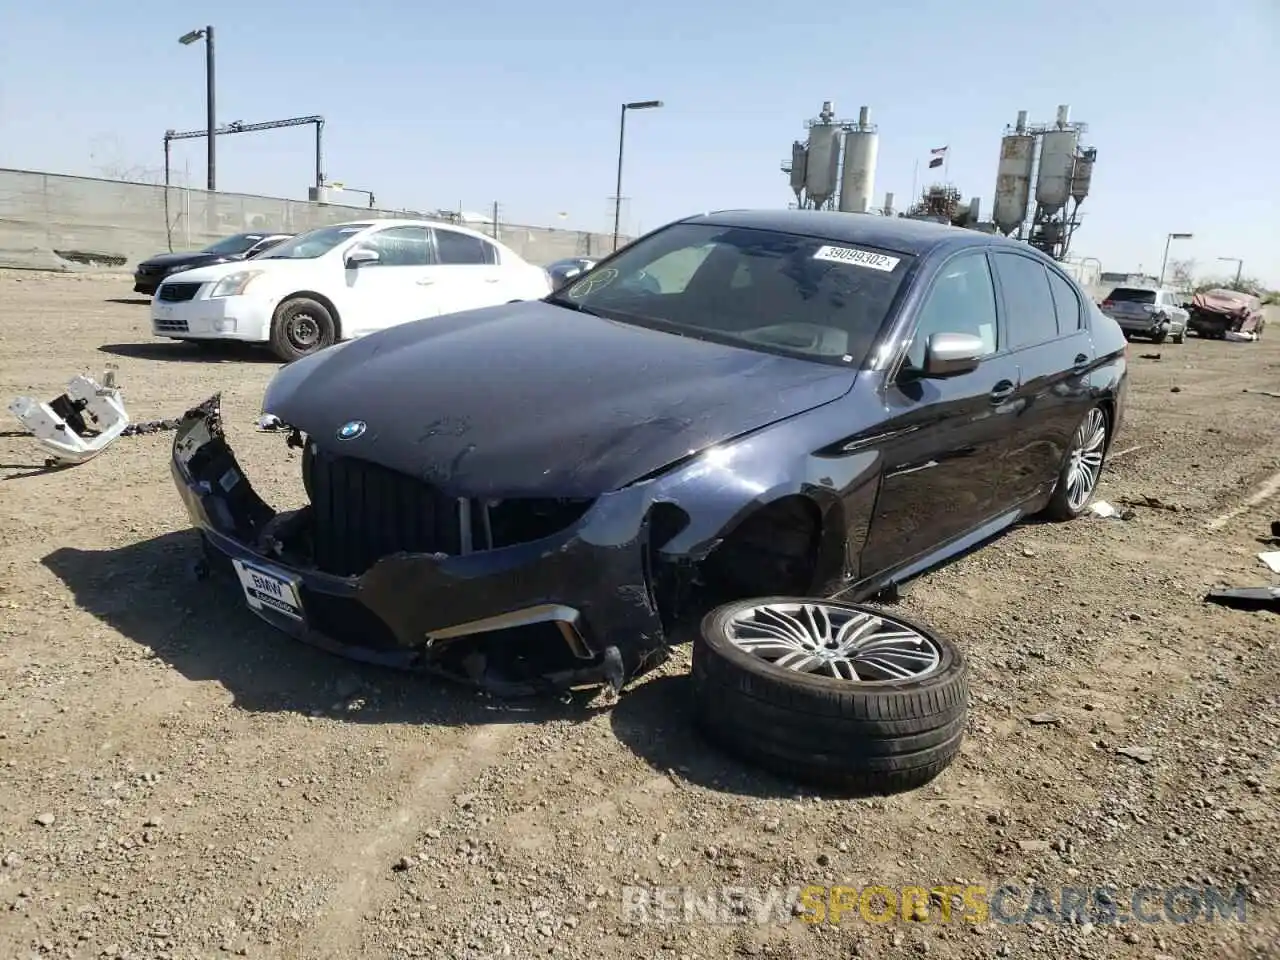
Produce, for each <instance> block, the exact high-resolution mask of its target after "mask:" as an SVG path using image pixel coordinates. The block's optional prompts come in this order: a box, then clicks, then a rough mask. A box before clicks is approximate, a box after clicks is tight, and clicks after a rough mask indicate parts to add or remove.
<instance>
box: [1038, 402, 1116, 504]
mask: <svg viewBox="0 0 1280 960" xmlns="http://www.w3.org/2000/svg"><path fill="white" fill-rule="evenodd" d="M1109 430H1110V427H1109V425H1108V423H1107V414H1106V411H1105V410H1103V409H1102V408H1101V407H1092V408H1091V409H1090V410H1089V412H1088V413H1086V414H1085V415H1084V419H1083V420H1081V421H1080V426H1078V427H1077V428H1076V432H1075V436H1074V438H1073V439H1072V442H1071V452H1070V453H1068V454H1067V462H1066V463H1064V464H1063V465H1062V472H1061V473H1060V474H1059V475H1058V484H1057V486H1056V487H1055V488H1054V491H1053V496H1052V497H1051V498H1050V500H1049V505H1048V506H1047V507H1045V510H1044V513H1045V516H1046V517H1048V518H1049V519H1050V520H1074V519H1075V518H1076V517H1078V516H1080V515H1081V514H1082V513H1084V512H1085V510H1086V509H1088V507H1089V501H1090V500H1091V499H1093V493H1094V491H1095V490H1097V488H1098V478H1099V477H1100V476H1101V475H1102V462H1103V460H1104V459H1106V455H1107V435H1108V432H1109Z"/></svg>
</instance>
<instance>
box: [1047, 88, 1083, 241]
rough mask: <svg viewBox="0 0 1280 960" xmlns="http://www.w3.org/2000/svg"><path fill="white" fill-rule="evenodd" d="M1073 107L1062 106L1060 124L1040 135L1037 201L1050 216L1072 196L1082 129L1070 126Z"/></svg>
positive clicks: (1059, 115) (1059, 111)
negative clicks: (1077, 148) (1073, 176)
mask: <svg viewBox="0 0 1280 960" xmlns="http://www.w3.org/2000/svg"><path fill="white" fill-rule="evenodd" d="M1070 109H1071V108H1070V107H1067V106H1061V107H1058V122H1057V125H1056V128H1054V129H1049V130H1046V131H1045V132H1044V133H1043V134H1041V135H1040V141H1041V142H1040V168H1039V170H1038V172H1037V176H1036V203H1037V204H1039V205H1040V208H1041V210H1042V211H1043V213H1044V215H1045V216H1046V217H1050V216H1053V214H1055V213H1057V212H1058V211H1059V210H1061V209H1062V208H1063V207H1064V206H1066V204H1067V200H1069V199H1070V197H1071V179H1072V175H1073V174H1074V173H1075V169H1076V145H1077V144H1078V143H1079V142H1080V131H1079V130H1077V129H1073V128H1071V127H1069V126H1068V123H1069V121H1070Z"/></svg>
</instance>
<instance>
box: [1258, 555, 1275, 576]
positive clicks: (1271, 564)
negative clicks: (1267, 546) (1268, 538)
mask: <svg viewBox="0 0 1280 960" xmlns="http://www.w3.org/2000/svg"><path fill="white" fill-rule="evenodd" d="M1258 559H1259V560H1261V561H1262V562H1263V563H1265V564H1266V565H1267V569H1269V570H1270V571H1271V572H1272V573H1280V550H1268V551H1267V552H1266V553H1260V554H1258Z"/></svg>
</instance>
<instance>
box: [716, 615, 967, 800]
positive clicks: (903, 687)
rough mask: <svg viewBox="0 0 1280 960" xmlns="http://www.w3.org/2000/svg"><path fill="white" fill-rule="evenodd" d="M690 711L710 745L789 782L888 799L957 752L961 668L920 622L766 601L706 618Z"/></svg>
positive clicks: (925, 778)
mask: <svg viewBox="0 0 1280 960" xmlns="http://www.w3.org/2000/svg"><path fill="white" fill-rule="evenodd" d="M693 687H694V697H695V703H694V712H695V716H696V718H697V721H698V724H699V726H700V727H701V728H702V730H703V732H704V733H705V734H706V735H707V736H708V738H709V739H711V740H713V741H715V742H716V743H718V744H720V745H721V746H722V747H724V748H725V749H726V750H727V751H729V752H731V753H734V754H736V755H737V756H739V757H741V758H742V759H744V760H747V761H748V762H752V763H756V764H759V765H760V766H761V767H763V768H765V769H767V770H771V771H773V772H775V773H778V774H780V775H783V776H786V777H788V778H790V779H796V780H803V781H808V782H813V783H819V784H825V785H827V786H831V787H838V788H842V789H846V790H851V791H853V792H857V793H895V792H898V791H901V790H909V789H912V788H915V787H919V786H921V785H923V784H925V783H928V782H929V781H930V780H932V779H933V778H934V777H936V776H937V775H938V774H939V773H941V772H942V770H943V769H945V768H946V767H947V766H948V765H949V764H950V763H951V761H952V760H953V759H955V757H956V755H957V753H959V750H960V744H961V741H962V740H963V738H964V731H965V723H966V717H967V710H968V700H969V686H968V672H967V667H966V664H965V660H964V657H963V656H962V655H961V653H960V650H959V649H958V648H957V647H956V646H955V645H954V644H953V643H951V642H950V641H949V640H947V639H945V638H944V637H941V636H939V635H938V634H936V633H934V632H933V631H932V630H929V629H927V628H925V627H923V626H921V625H920V624H916V623H912V622H911V621H908V620H904V619H902V618H900V617H897V616H890V615H888V614H886V613H884V612H883V611H881V610H877V609H874V608H871V607H866V606H862V605H860V604H854V603H845V602H842V601H837V600H816V599H810V598H799V597H768V598H763V599H751V600H739V601H736V602H734V603H728V604H724V605H722V606H720V607H717V608H716V609H714V610H712V611H711V612H710V613H709V614H707V616H706V617H705V618H704V619H703V621H702V626H701V629H700V630H699V632H698V634H697V635H696V636H695V637H694V639H693Z"/></svg>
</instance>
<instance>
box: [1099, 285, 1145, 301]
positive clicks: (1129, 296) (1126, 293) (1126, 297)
mask: <svg viewBox="0 0 1280 960" xmlns="http://www.w3.org/2000/svg"><path fill="white" fill-rule="evenodd" d="M1107 299H1108V300H1112V301H1115V302H1117V303H1155V302H1156V292H1155V291H1154V290H1141V289H1137V288H1134V287H1116V288H1115V289H1114V290H1112V291H1111V292H1110V293H1109V294H1107Z"/></svg>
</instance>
